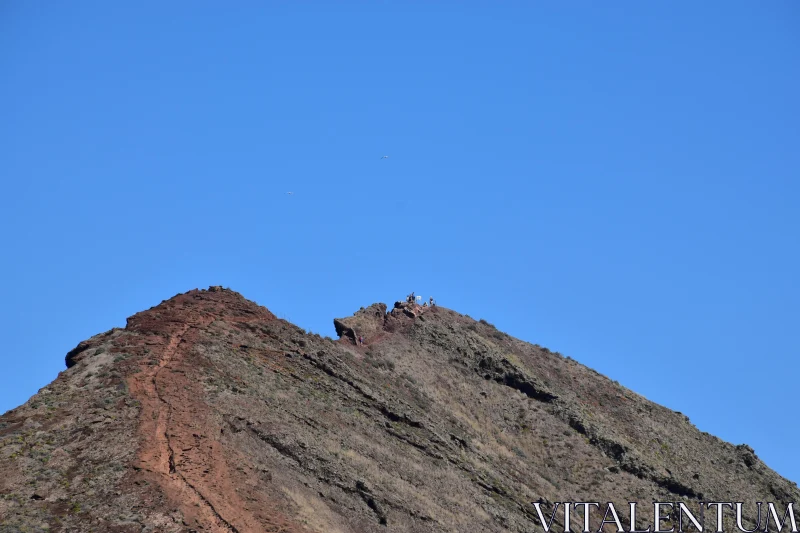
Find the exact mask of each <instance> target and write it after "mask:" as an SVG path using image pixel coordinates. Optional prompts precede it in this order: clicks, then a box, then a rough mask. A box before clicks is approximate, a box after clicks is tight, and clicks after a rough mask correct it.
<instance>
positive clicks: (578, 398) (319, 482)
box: [0, 287, 800, 533]
mask: <svg viewBox="0 0 800 533" xmlns="http://www.w3.org/2000/svg"><path fill="white" fill-rule="evenodd" d="M334 324H335V327H336V331H337V334H338V335H339V336H340V339H339V340H333V339H329V338H323V337H320V336H318V335H309V334H306V333H305V332H304V331H303V330H301V329H300V328H298V327H297V326H294V325H292V324H290V323H288V322H286V321H283V320H279V319H278V318H276V317H275V315H273V314H272V313H271V312H269V311H268V310H267V309H265V308H264V307H260V306H258V305H256V304H255V303H253V302H250V301H248V300H246V299H245V298H243V297H242V296H241V295H239V294H237V293H235V292H233V291H229V290H225V289H222V288H221V287H212V288H210V289H209V290H193V291H189V292H188V293H185V294H181V295H178V296H175V297H174V298H171V299H170V300H167V301H164V302H162V303H161V304H160V305H158V306H156V307H154V308H151V309H149V310H147V311H144V312H142V313H138V314H136V315H134V316H132V317H131V318H129V319H128V323H127V326H126V327H125V328H124V329H112V330H111V331H108V332H106V333H103V334H101V335H98V336H96V337H93V338H91V339H89V340H87V341H84V342H82V343H80V344H79V345H78V346H77V347H76V348H75V349H73V350H72V351H70V352H69V353H68V354H67V356H66V365H67V370H65V371H64V372H62V373H61V374H60V375H59V377H58V378H57V379H56V380H55V381H54V382H53V383H51V384H50V385H48V386H46V387H44V388H43V389H41V390H40V391H39V393H38V394H36V395H35V396H34V397H32V398H31V399H30V400H29V401H28V402H27V403H25V404H24V405H22V406H20V407H19V408H17V409H14V410H12V411H9V412H8V413H6V414H5V415H3V416H2V417H0V531H108V532H134V531H135V532H139V531H158V532H179V531H181V532H183V531H219V532H241V533H244V532H262V531H265V532H278V531H282V532H293V531H297V532H300V531H304V532H306V531H317V532H331V533H336V532H339V533H346V532H372V531H398V532H401V531H402V532H479V531H483V532H495V531H498V532H499V531H514V532H520V533H522V532H526V533H527V532H530V531H535V530H536V531H538V530H539V529H538V528H539V527H540V526H539V525H538V520H537V518H536V513H535V511H534V508H533V506H532V505H531V502H544V503H545V504H547V503H549V502H555V501H600V502H605V501H612V502H614V503H615V504H617V508H618V509H621V510H626V509H627V502H628V501H633V500H638V501H642V502H650V501H653V500H658V501H684V502H687V503H689V502H690V501H692V500H695V501H698V500H703V501H745V502H755V501H772V502H785V503H788V502H790V501H793V502H797V501H800V492H799V491H798V488H797V486H796V485H795V484H793V483H791V482H789V481H787V480H785V479H783V478H781V477H780V476H778V475H777V474H776V473H775V472H773V471H772V470H770V469H769V468H768V467H767V466H766V465H764V463H763V462H761V460H759V459H758V457H757V456H756V455H755V453H754V451H753V450H752V449H751V448H750V447H748V446H746V445H740V446H734V445H731V444H728V443H726V442H723V441H721V440H719V439H718V438H716V437H713V436H711V435H709V434H706V433H702V432H700V431H698V430H697V429H696V428H695V427H694V426H693V425H692V424H691V423H690V422H689V420H688V419H687V417H685V416H684V415H682V414H680V413H676V412H673V411H671V410H669V409H666V408H664V407H661V406H659V405H656V404H654V403H652V402H649V401H648V400H646V399H645V398H643V397H641V396H639V395H637V394H635V393H633V392H631V391H629V390H628V389H625V388H624V387H622V386H620V385H619V384H617V383H614V382H612V381H610V380H609V379H607V378H605V377H604V376H602V375H599V374H598V373H596V372H594V371H593V370H591V369H589V368H587V367H585V366H583V365H581V364H579V363H577V362H575V361H573V360H571V359H570V358H565V357H563V356H561V355H560V354H557V353H554V352H551V351H549V350H547V349H546V348H542V347H539V346H536V345H531V344H528V343H525V342H522V341H520V340H517V339H514V338H512V337H509V336H508V335H506V334H504V333H502V332H500V331H498V330H497V329H495V328H494V327H493V326H492V325H491V324H488V323H486V322H485V321H480V322H476V321H474V320H472V319H471V318H469V317H466V316H463V315H460V314H458V313H456V312H454V311H451V310H449V309H445V308H441V307H433V308H417V307H415V306H412V305H409V304H404V303H398V304H395V307H394V308H393V309H392V310H391V311H390V312H388V313H387V312H386V306H385V305H384V304H373V305H371V306H369V307H367V308H363V309H361V310H360V311H358V312H356V313H355V314H354V315H353V316H351V317H347V318H342V319H336V320H335V321H334ZM358 335H363V336H364V337H365V339H366V343H365V345H364V346H358V345H356V343H355V339H356V338H357V336H358ZM749 507H750V509H751V510H754V509H755V507H754V505H750V506H749ZM601 518H602V517H597V518H596V521H594V522H593V524H598V523H599V520H600V519H601ZM752 518H753V517H749V516H748V519H750V520H752ZM573 521H574V522H575V525H574V528H573V529H574V530H580V529H581V522H582V518H581V517H580V516H579V515H578V513H576V516H574V517H573ZM624 521H625V519H624V518H623V522H624Z"/></svg>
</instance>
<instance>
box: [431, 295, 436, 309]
mask: <svg viewBox="0 0 800 533" xmlns="http://www.w3.org/2000/svg"><path fill="white" fill-rule="evenodd" d="M434 305H436V302H434V301H433V296H431V307H433V306H434Z"/></svg>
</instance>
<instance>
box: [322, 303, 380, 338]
mask: <svg viewBox="0 0 800 533" xmlns="http://www.w3.org/2000/svg"><path fill="white" fill-rule="evenodd" d="M385 317H386V304H383V303H374V304H372V305H370V306H369V307H367V308H361V309H359V310H358V311H356V312H355V313H354V314H353V316H350V317H347V318H336V319H334V321H333V326H334V328H335V329H336V334H337V335H338V336H339V337H346V338H348V339H350V340H351V341H352V342H356V339H357V338H358V336H359V335H363V336H364V337H366V338H367V341H369V339H370V338H371V337H373V336H374V335H375V334H376V333H378V332H380V331H382V330H383V323H384V320H385Z"/></svg>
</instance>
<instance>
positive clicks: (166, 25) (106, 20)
mask: <svg viewBox="0 0 800 533" xmlns="http://www.w3.org/2000/svg"><path fill="white" fill-rule="evenodd" d="M798 28H800V4H799V3H797V2H790V1H785V2H782V1H778V2H749V1H738V0H728V1H725V2H621V3H620V2H618V3H608V2H582V3H580V2H522V1H509V2H503V3H499V2H473V1H467V2H455V1H441V2H406V1H388V0H386V1H371V2H366V1H363V2H354V1H352V2H344V1H343V2H335V3H334V2H313V1H309V2H247V1H242V2H236V3H235V4H232V5H231V4H226V5H224V6H223V4H221V3H219V2H207V1H192V2H188V1H175V2H167V3H164V2H154V1H143V2H127V3H123V2H104V1H102V2H101V1H97V2H89V1H76V2H47V1H43V2H24V1H19V0H7V1H4V2H2V3H0V117H2V118H0V186H1V187H2V189H1V190H2V196H0V203H1V204H0V205H2V207H1V208H0V228H1V229H0V231H2V233H0V235H2V247H1V248H0V254H2V255H1V256H0V257H2V261H0V278H2V279H3V290H2V298H3V302H2V303H3V305H2V306H0V339H2V348H0V365H2V366H1V367H0V368H1V370H0V413H2V412H4V411H6V410H8V409H11V408H14V407H16V406H17V405H20V404H22V403H24V402H25V401H26V400H27V399H28V398H29V397H30V396H31V395H33V394H35V393H36V392H37V391H38V390H39V389H40V388H41V387H43V386H45V385H47V384H48V383H49V382H50V381H51V380H53V379H54V378H55V377H56V376H57V375H58V373H59V372H60V371H62V370H63V369H64V355H65V354H66V353H67V351H69V350H70V349H71V348H73V347H74V346H75V345H77V344H78V342H80V341H81V340H83V339H86V338H89V337H91V336H93V335H95V334H97V333H101V332H103V331H106V330H108V329H111V328H112V327H124V325H125V319H126V317H128V316H130V315H132V314H134V313H136V312H138V311H141V310H144V309H147V308H149V307H151V306H154V305H157V304H158V303H160V302H161V301H162V300H164V299H167V298H170V297H172V296H174V295H175V294H178V293H181V292H185V291H187V290H190V289H193V288H196V287H200V288H203V287H207V286H209V285H223V286H226V287H230V288H232V289H234V290H237V291H239V292H241V293H242V294H244V295H245V296H246V297H248V298H250V299H252V300H255V301H256V302H258V303H259V304H261V305H264V306H266V307H268V308H269V309H270V310H271V311H273V312H274V313H275V314H276V315H278V316H279V317H282V318H286V319H288V320H291V321H292V322H294V323H296V324H297V325H299V326H301V327H303V328H305V329H307V330H310V331H314V332H318V333H321V334H323V335H330V336H335V332H334V329H333V318H335V317H342V316H348V315H350V314H351V313H353V312H354V311H356V310H357V309H358V308H359V307H361V306H367V305H369V304H371V303H373V302H386V303H388V304H390V305H391V303H392V302H394V301H395V300H397V299H400V298H403V297H404V296H405V295H406V294H408V293H409V292H411V291H416V293H417V294H421V295H423V296H424V297H425V298H427V297H428V296H434V298H436V299H437V301H438V302H439V304H440V305H442V306H444V307H448V308H451V309H455V310H456V311H459V312H461V313H464V314H469V315H470V316H472V317H474V318H476V319H477V318H484V319H486V320H488V321H490V322H492V323H493V324H495V325H496V326H497V327H498V328H499V329H501V330H503V331H506V332H508V333H509V334H511V335H514V336H516V337H519V338H521V339H523V340H526V341H529V342H531V343H537V344H541V345H543V346H547V347H549V348H550V349H552V350H556V351H559V352H561V353H562V354H564V355H569V356H571V357H573V358H574V359H576V360H578V361H579V362H581V363H583V364H586V365H588V366H590V367H592V368H595V369H596V370H598V371H599V372H601V373H603V374H605V375H607V376H609V377H610V378H611V379H615V380H618V381H619V382H620V383H621V384H623V385H624V386H626V387H628V388H630V389H632V390H634V391H636V392H638V393H640V394H642V395H644V396H646V397H647V398H649V399H651V400H653V401H656V402H658V403H660V404H663V405H665V406H667V407H669V408H671V409H674V410H677V411H681V412H683V413H685V414H686V415H688V416H689V417H690V419H691V421H692V422H693V423H694V424H695V425H696V426H697V427H698V428H699V429H700V430H702V431H706V432H709V433H712V434H714V435H717V436H719V437H720V438H722V439H724V440H726V441H729V442H732V443H734V444H740V443H746V444H749V445H750V446H752V447H753V448H754V449H755V451H756V454H757V455H758V456H759V457H760V458H761V459H763V460H764V461H765V462H766V463H767V465H768V466H770V467H771V468H773V469H775V470H776V471H777V472H778V473H780V474H782V475H783V476H785V477H788V478H789V479H791V480H793V481H798V482H800V461H799V460H798V456H797V452H798V446H797V442H798V441H800V425H798V424H797V412H798V411H797V408H798V405H799V402H798V395H797V389H796V387H797V383H798V381H797V378H798V376H799V375H800V357H798V356H800V340H798V339H799V338H800V328H798V324H800V310H799V309H800V306H799V305H798V302H799V301H800V282H798V272H800V247H798V234H799V233H800V149H798V147H800V98H798V97H797V95H800V68H798V66H799V65H800V31H798ZM384 155H388V156H389V158H387V159H382V156H384ZM289 191H291V192H293V193H294V194H292V195H288V194H286V193H287V192H289Z"/></svg>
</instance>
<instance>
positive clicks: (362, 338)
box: [358, 335, 364, 346]
mask: <svg viewBox="0 0 800 533" xmlns="http://www.w3.org/2000/svg"><path fill="white" fill-rule="evenodd" d="M358 345H359V346H364V337H363V336H361V335H359V336H358Z"/></svg>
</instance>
